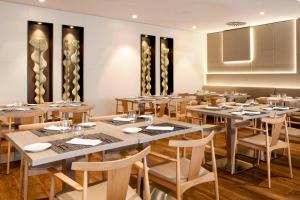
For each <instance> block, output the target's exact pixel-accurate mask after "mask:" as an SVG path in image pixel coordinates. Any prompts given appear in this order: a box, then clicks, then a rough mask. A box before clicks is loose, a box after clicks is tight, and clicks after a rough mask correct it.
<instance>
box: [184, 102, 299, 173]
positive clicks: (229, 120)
mask: <svg viewBox="0 0 300 200" xmlns="http://www.w3.org/2000/svg"><path fill="white" fill-rule="evenodd" d="M265 107H267V106H266V105H252V106H249V107H244V110H250V111H258V112H260V114H252V115H236V114H232V112H233V111H236V110H237V107H227V108H226V107H219V108H218V107H205V106H198V107H191V108H189V109H188V110H189V112H191V113H197V114H199V115H201V116H202V115H205V116H215V117H223V118H226V129H227V137H226V147H227V155H226V158H225V159H222V160H220V161H219V165H220V167H224V168H225V169H226V170H227V171H229V172H231V169H232V159H234V154H235V153H234V144H235V138H236V134H237V132H236V125H237V122H241V121H247V120H253V119H256V120H257V123H256V124H257V127H258V128H259V127H260V124H261V118H264V117H268V116H275V115H282V114H288V113H292V112H297V111H299V108H289V109H287V110H265V109H264V108H265ZM250 167H252V165H250V164H249V163H247V162H244V161H242V160H237V162H236V168H235V169H234V170H233V172H234V173H238V172H240V171H244V170H245V169H248V168H250Z"/></svg>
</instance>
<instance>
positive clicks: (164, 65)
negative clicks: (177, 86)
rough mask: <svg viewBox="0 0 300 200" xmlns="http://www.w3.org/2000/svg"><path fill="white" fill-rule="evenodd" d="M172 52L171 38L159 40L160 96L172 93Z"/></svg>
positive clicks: (172, 42)
mask: <svg viewBox="0 0 300 200" xmlns="http://www.w3.org/2000/svg"><path fill="white" fill-rule="evenodd" d="M173 52H174V40H173V38H165V37H164V38H160V93H161V94H162V95H169V94H172V93H173V92H174V64H173V56H174V53H173Z"/></svg>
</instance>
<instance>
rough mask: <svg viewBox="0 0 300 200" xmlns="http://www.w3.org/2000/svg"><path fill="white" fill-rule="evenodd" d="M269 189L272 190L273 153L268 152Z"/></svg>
mask: <svg viewBox="0 0 300 200" xmlns="http://www.w3.org/2000/svg"><path fill="white" fill-rule="evenodd" d="M267 166H268V187H269V188H271V152H267Z"/></svg>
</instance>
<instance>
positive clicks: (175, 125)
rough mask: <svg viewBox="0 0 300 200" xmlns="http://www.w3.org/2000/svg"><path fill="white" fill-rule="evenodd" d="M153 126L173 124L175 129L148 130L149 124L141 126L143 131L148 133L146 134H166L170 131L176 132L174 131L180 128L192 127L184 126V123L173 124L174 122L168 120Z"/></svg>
mask: <svg viewBox="0 0 300 200" xmlns="http://www.w3.org/2000/svg"><path fill="white" fill-rule="evenodd" d="M153 126H172V127H174V129H173V130H172V131H165V130H147V129H146V127H147V126H143V127H140V128H142V129H143V130H142V131H141V133H143V134H146V135H152V136H153V135H159V134H164V133H169V132H174V131H180V130H184V129H189V128H190V127H186V126H182V125H178V124H173V123H168V122H164V123H159V124H154V125H153Z"/></svg>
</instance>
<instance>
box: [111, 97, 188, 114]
mask: <svg viewBox="0 0 300 200" xmlns="http://www.w3.org/2000/svg"><path fill="white" fill-rule="evenodd" d="M164 99H166V100H167V99H168V100H170V101H178V100H180V99H183V97H182V96H176V95H151V96H138V97H122V98H116V100H117V101H127V102H130V103H133V104H137V105H138V111H139V114H144V113H145V108H146V104H150V103H155V102H158V101H160V100H164Z"/></svg>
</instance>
